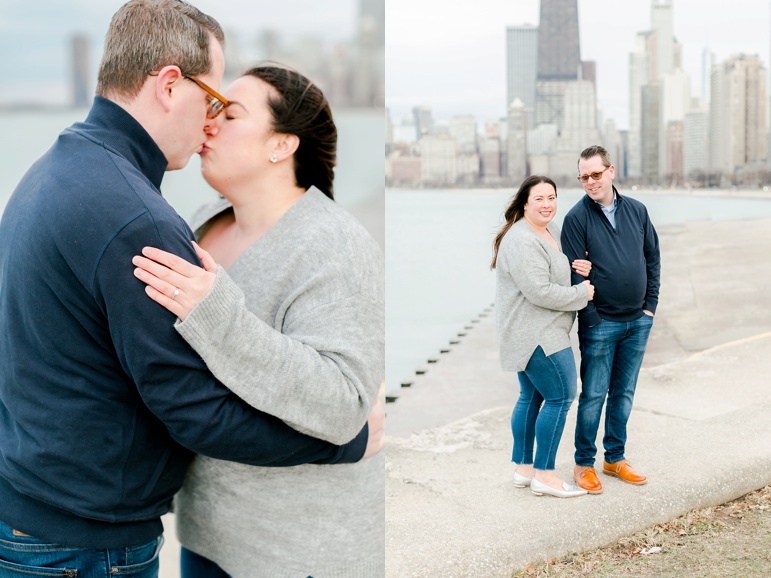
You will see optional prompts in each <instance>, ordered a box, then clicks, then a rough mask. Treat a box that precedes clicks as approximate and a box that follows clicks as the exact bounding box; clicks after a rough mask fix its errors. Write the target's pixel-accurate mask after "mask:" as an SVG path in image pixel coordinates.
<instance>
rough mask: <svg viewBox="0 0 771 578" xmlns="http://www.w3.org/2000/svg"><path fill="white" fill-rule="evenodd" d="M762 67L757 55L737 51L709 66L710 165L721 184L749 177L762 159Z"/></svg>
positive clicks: (764, 134) (765, 143)
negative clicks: (710, 67)
mask: <svg viewBox="0 0 771 578" xmlns="http://www.w3.org/2000/svg"><path fill="white" fill-rule="evenodd" d="M767 104H768V100H767V92H766V68H765V67H764V66H763V63H762V62H761V60H760V58H759V57H758V56H757V55H753V56H747V55H744V54H740V55H737V56H733V57H731V58H730V59H728V60H726V61H725V62H721V63H719V64H718V65H716V66H715V67H714V68H713V69H712V98H711V100H710V130H709V133H710V134H709V142H710V155H709V164H710V169H711V171H713V172H716V173H718V174H720V175H722V177H723V182H722V183H721V184H723V185H725V184H728V183H737V184H738V183H745V182H751V181H752V175H754V174H756V173H757V171H758V170H759V169H760V165H764V164H765V162H766V155H767V151H768V149H767V147H768V134H767V130H768V123H767V118H766V106H767Z"/></svg>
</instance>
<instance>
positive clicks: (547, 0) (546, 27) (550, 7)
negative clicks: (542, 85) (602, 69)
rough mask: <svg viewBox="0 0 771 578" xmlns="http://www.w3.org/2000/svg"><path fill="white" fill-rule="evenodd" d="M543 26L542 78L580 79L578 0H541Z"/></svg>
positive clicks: (540, 40)
mask: <svg viewBox="0 0 771 578" xmlns="http://www.w3.org/2000/svg"><path fill="white" fill-rule="evenodd" d="M539 30H540V32H539V35H538V80H577V79H578V70H579V69H580V68H581V47H580V45H579V40H578V38H579V37H578V0H541V19H540V25H539Z"/></svg>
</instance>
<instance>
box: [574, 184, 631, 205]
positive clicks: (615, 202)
mask: <svg viewBox="0 0 771 578" xmlns="http://www.w3.org/2000/svg"><path fill="white" fill-rule="evenodd" d="M611 186H612V187H613V199H614V200H613V206H614V207H615V208H616V209H618V208H619V207H620V206H621V204H622V202H623V197H622V196H621V195H620V194H619V193H618V189H617V188H616V185H611ZM583 201H584V203H586V206H587V207H591V206H595V208H596V209H597V210H599V211H600V212H602V209H601V208H600V207H601V206H602V205H600V203H598V202H597V201H595V200H593V199H592V198H591V197H590V196H589V195H587V194H584V198H583Z"/></svg>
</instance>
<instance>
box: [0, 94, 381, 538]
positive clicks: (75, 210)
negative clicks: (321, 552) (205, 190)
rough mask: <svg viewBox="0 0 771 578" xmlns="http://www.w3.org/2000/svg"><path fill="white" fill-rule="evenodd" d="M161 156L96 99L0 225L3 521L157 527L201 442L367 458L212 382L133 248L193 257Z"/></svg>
mask: <svg viewBox="0 0 771 578" xmlns="http://www.w3.org/2000/svg"><path fill="white" fill-rule="evenodd" d="M166 164H167V163H166V159H165V157H164V155H163V153H162V152H161V150H160V149H159V148H158V146H157V145H156V144H155V142H154V141H153V140H152V138H151V137H150V135H149V134H148V133H147V132H146V131H145V130H144V129H143V128H142V126H141V125H140V124H139V123H138V122H137V121H136V120H135V119H134V118H133V117H132V116H131V115H129V114H128V113H127V112H126V111H125V110H123V109H122V108H121V107H119V106H118V105H116V104H114V103H113V102H111V101H109V100H106V99H103V98H99V97H97V98H96V99H95V102H94V106H93V108H92V109H91V112H90V114H89V116H88V118H87V119H86V121H85V122H83V123H77V124H75V125H73V126H72V127H70V128H69V129H66V130H65V131H64V132H62V133H61V135H60V136H59V138H58V140H57V141H56V142H55V144H54V145H53V147H52V148H51V149H50V150H49V151H48V152H47V153H46V154H45V155H44V156H43V157H42V158H41V159H39V160H38V161H37V162H36V163H35V164H34V165H33V166H32V168H31V169H30V170H29V171H28V172H27V174H26V175H25V176H24V177H23V178H22V180H21V182H20V183H19V185H18V187H17V188H16V190H15V191H14V193H13V195H12V197H11V199H10V201H9V202H8V205H7V207H6V209H5V212H4V214H3V217H2V221H0V520H2V521H3V522H5V523H6V524H8V525H10V526H12V527H14V528H16V529H18V530H20V531H22V532H24V533H26V534H31V535H33V536H36V537H39V538H42V539H45V540H50V541H52V542H55V543H59V544H64V545H68V546H74V547H83V548H119V547H127V546H132V545H137V544H141V543H144V542H147V541H149V540H151V539H153V538H155V537H157V536H158V535H159V534H160V533H161V532H162V525H161V521H160V516H161V515H162V514H164V513H166V512H167V511H168V507H169V503H170V501H171V498H172V496H173V495H174V493H175V492H176V491H177V490H178V489H179V487H180V486H181V484H182V481H183V478H184V475H185V470H186V467H187V464H188V462H189V461H190V459H191V458H192V456H193V452H197V453H201V454H204V455H208V456H211V457H214V458H220V459H224V460H232V461H237V462H242V463H246V464H253V465H263V466H265V465H268V466H291V465H297V464H301V463H327V464H329V463H338V462H355V461H358V460H359V459H360V458H361V456H362V455H363V453H364V449H365V446H366V440H367V428H366V426H365V428H364V430H362V432H361V433H360V434H359V436H358V437H357V438H356V439H355V440H354V441H353V442H351V443H350V444H348V445H347V446H341V447H337V446H334V445H331V444H329V443H327V442H323V441H321V440H316V439H314V438H310V437H307V436H305V435H303V434H300V433H299V432H296V431H294V430H292V429H291V428H290V427H289V426H287V425H285V424H284V423H283V422H281V421H280V420H278V419H277V418H274V417H272V416H269V415H267V414H264V413H262V412H259V411H257V410H255V409H253V408H251V407H249V406H248V405H246V404H245V403H244V402H243V401H241V400H240V399H239V398H237V397H236V396H235V395H234V394H232V393H231V392H230V391H228V390H227V389H226V388H225V387H224V386H223V385H221V384H220V383H219V382H217V381H216V380H215V379H214V377H213V376H212V375H211V374H210V373H209V371H208V370H207V368H206V366H205V364H204V363H203V361H202V360H201V359H200V357H199V356H198V355H197V354H196V353H195V352H194V351H193V350H192V349H191V348H190V346H189V345H188V344H187V343H186V342H185V341H184V340H183V339H182V337H181V336H180V335H179V334H178V333H177V332H176V330H175V329H174V321H175V316H174V315H173V314H171V313H169V312H168V311H167V310H166V309H164V308H163V307H161V306H159V305H158V304H156V303H155V302H154V301H152V300H151V299H150V298H148V297H147V295H146V294H145V291H144V284H143V283H141V282H140V281H139V280H137V279H136V278H134V275H133V269H134V267H133V265H132V263H131V259H132V257H133V256H134V255H139V254H140V252H141V249H142V247H144V246H147V245H153V246H156V247H161V248H163V249H165V250H167V251H170V252H172V253H176V254H177V255H180V256H182V257H184V258H186V259H188V260H189V261H191V262H194V263H199V261H198V260H197V258H196V256H195V253H194V251H193V248H192V246H191V240H192V239H193V238H194V237H193V233H192V231H191V230H190V228H189V227H188V226H187V225H186V224H185V222H184V221H183V220H182V218H181V217H180V216H179V215H177V213H176V212H175V211H174V210H173V209H172V208H171V206H170V205H168V203H167V202H166V201H165V200H164V198H163V197H162V196H161V194H160V191H159V187H160V185H161V179H162V177H163V175H164V171H165V169H166Z"/></svg>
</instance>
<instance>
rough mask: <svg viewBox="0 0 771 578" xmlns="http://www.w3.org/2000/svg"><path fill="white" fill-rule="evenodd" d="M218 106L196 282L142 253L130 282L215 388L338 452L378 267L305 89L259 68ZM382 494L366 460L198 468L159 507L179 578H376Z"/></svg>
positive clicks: (378, 346) (373, 354) (368, 344)
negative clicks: (170, 324) (343, 198)
mask: <svg viewBox="0 0 771 578" xmlns="http://www.w3.org/2000/svg"><path fill="white" fill-rule="evenodd" d="M227 99H228V100H229V101H230V103H229V105H228V106H227V109H226V111H225V113H224V114H222V115H221V117H222V118H221V119H217V120H215V121H212V122H211V124H210V126H209V127H208V131H209V133H208V134H209V138H208V139H207V141H206V144H205V145H204V147H203V150H202V152H201V168H202V171H203V175H204V177H205V179H206V181H207V182H208V183H209V184H210V185H211V186H212V187H213V188H214V189H216V190H217V191H218V192H219V193H220V194H221V195H222V196H223V197H224V199H223V200H222V201H220V202H218V203H215V204H213V205H211V206H208V207H205V208H204V209H203V210H202V211H199V213H198V215H197V217H196V218H195V219H194V223H193V228H194V230H196V232H197V236H198V239H199V242H200V244H201V247H203V249H205V251H204V250H200V251H199V255H200V257H201V260H202V262H203V264H204V267H205V268H204V269H201V268H199V267H195V266H193V265H191V264H190V263H187V262H185V261H183V260H181V259H178V258H175V257H174V256H173V255H169V254H168V253H164V252H162V251H159V250H157V249H146V250H145V251H144V254H145V256H146V257H150V258H152V259H155V260H156V261H158V262H155V261H151V260H149V259H147V258H142V257H137V258H136V259H135V261H134V262H135V264H136V265H137V266H138V268H137V270H136V274H137V276H138V277H139V279H141V280H142V281H144V282H146V283H148V287H147V293H148V295H149V296H150V297H151V298H153V299H154V300H156V301H157V302H158V303H160V304H161V305H163V306H165V307H167V308H168V309H169V310H170V311H172V312H173V313H175V314H176V315H177V316H178V317H179V319H180V321H179V322H178V323H177V329H178V330H179V332H180V333H181V334H182V335H183V336H184V337H185V339H186V340H187V341H188V342H189V343H190V344H191V345H192V346H193V347H194V348H195V349H196V351H197V352H198V353H199V354H200V355H201V357H202V358H203V359H204V361H206V363H207V365H208V366H209V368H210V370H211V371H212V373H214V375H215V376H217V377H218V379H220V380H221V381H222V382H223V383H224V384H225V385H227V386H228V387H230V388H231V389H232V390H233V391H234V392H235V393H236V394H238V395H239V396H240V397H242V398H243V399H244V400H245V401H246V402H247V403H249V404H250V405H252V406H254V407H257V408H258V409H260V410H263V411H265V412H268V413H270V414H272V415H275V416H277V417H279V418H280V419H282V420H283V421H285V422H286V423H288V424H290V425H291V426H292V427H293V428H295V429H297V430H299V431H302V432H304V433H307V434H309V435H312V436H314V437H318V438H322V439H325V440H328V441H331V442H333V443H337V444H343V443H345V442H346V441H348V440H350V439H352V438H353V437H354V436H355V435H356V433H358V431H359V430H360V429H361V427H362V426H363V424H364V423H365V421H367V415H368V414H369V412H370V409H371V408H372V406H373V405H374V404H376V399H377V394H378V389H379V386H380V384H381V382H382V379H383V355H384V353H383V339H384V321H383V303H384V300H383V293H384V291H383V261H382V253H381V251H380V249H379V247H378V246H377V244H376V243H375V241H374V240H373V239H372V238H371V236H370V235H369V234H368V233H367V232H366V231H365V230H364V229H363V227H362V226H361V225H359V224H358V222H356V221H355V219H353V217H351V216H350V215H349V214H348V213H347V212H345V211H344V210H342V209H340V208H339V207H338V206H337V205H336V204H335V203H334V202H333V200H332V191H333V187H332V185H333V178H334V173H333V167H334V164H335V155H336V142H337V132H336V128H335V125H334V122H333V120H332V115H331V111H330V109H329V105H328V104H327V101H326V99H325V97H324V95H323V94H322V93H321V91H320V90H319V89H318V87H316V86H315V85H314V84H313V83H311V82H310V81H309V80H308V79H307V78H305V77H304V76H302V75H300V74H298V73H296V72H294V71H290V70H286V69H284V68H280V67H276V66H261V67H257V68H254V69H252V70H250V71H248V72H247V73H246V74H245V75H244V76H243V77H241V78H239V79H238V80H236V81H235V82H234V83H233V85H232V86H231V87H230V89H229V91H228V93H227ZM216 263H219V264H220V267H219V268H217V265H216ZM162 264H166V265H169V267H170V268H167V267H165V266H164V265H162ZM381 411H382V410H381ZM383 484H384V462H383V456H382V454H380V455H377V456H375V457H373V458H370V459H367V460H364V461H361V462H359V463H356V464H348V465H340V466H334V467H331V466H330V467H327V466H317V465H305V466H298V467H292V468H267V467H252V466H245V465H241V464H236V463H229V462H222V461H217V460H213V459H208V458H205V457H200V456H199V457H197V458H196V459H195V461H194V463H193V465H192V466H191V467H190V470H189V472H188V476H187V479H186V482H185V486H184V487H183V489H182V491H181V492H180V494H179V495H178V497H177V501H176V505H175V511H176V514H177V527H178V534H179V538H180V542H181V543H182V545H183V546H184V548H185V550H184V551H183V559H182V566H183V575H184V576H185V577H186V578H187V577H193V576H207V577H212V576H215V577H216V576H226V575H232V576H236V577H249V578H253V577H255V576H301V577H303V578H305V577H306V576H313V577H314V578H323V577H324V576H340V577H343V576H382V575H383V574H384V546H383V541H384V486H383Z"/></svg>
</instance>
